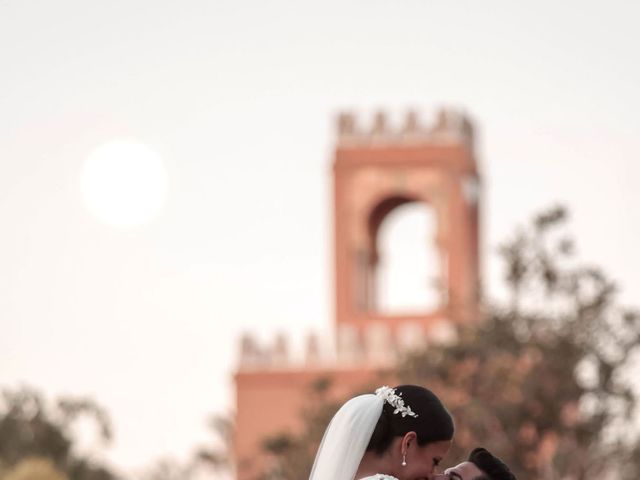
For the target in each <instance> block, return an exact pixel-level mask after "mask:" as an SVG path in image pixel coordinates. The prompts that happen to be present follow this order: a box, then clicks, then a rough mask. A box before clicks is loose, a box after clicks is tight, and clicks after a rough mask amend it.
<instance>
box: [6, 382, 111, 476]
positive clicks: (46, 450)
mask: <svg viewBox="0 0 640 480" xmlns="http://www.w3.org/2000/svg"><path fill="white" fill-rule="evenodd" d="M81 418H89V419H90V420H92V421H93V423H94V424H95V426H96V427H97V430H98V437H99V438H100V439H101V441H103V442H108V441H109V440H110V439H111V425H110V421H109V418H108V415H107V414H106V412H105V411H104V409H102V407H100V406H99V405H98V404H96V403H95V402H93V401H92V400H90V399H86V398H60V399H59V400H57V401H56V402H53V403H51V402H47V401H45V399H44V398H43V396H42V395H41V394H40V393H39V392H37V391H36V390H34V389H31V388H27V387H23V388H18V389H6V390H4V391H3V392H2V396H1V397H0V478H2V479H3V480H5V479H10V478H14V477H15V478H40V477H39V475H42V472H44V471H46V470H47V468H49V469H51V472H53V471H56V472H59V475H62V476H63V477H66V478H68V479H69V480H113V479H115V478H116V477H115V475H114V474H113V473H112V472H110V471H109V470H108V469H107V468H106V467H104V466H102V465H100V464H99V463H97V462H95V461H94V460H92V459H90V458H87V457H86V456H83V455H81V454H79V453H77V452H76V449H75V448H74V446H75V443H74V442H75V438H74V435H73V425H74V424H75V423H76V422H77V421H78V420H80V419H81ZM54 477H55V475H53V474H51V476H50V478H54ZM56 478H57V477H56Z"/></svg>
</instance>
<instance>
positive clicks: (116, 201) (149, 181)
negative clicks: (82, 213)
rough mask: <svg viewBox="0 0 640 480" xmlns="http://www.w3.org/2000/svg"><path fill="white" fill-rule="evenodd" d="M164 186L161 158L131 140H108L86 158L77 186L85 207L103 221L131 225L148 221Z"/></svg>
mask: <svg viewBox="0 0 640 480" xmlns="http://www.w3.org/2000/svg"><path fill="white" fill-rule="evenodd" d="M167 187H168V176H167V171H166V170H165V168H164V165H163V162H162V159H161V158H160V156H159V155H158V154H157V153H156V152H154V151H153V150H152V149H150V148H149V147H147V146H146V145H144V144H143V143H140V142H137V141H134V140H126V139H121V140H112V141H110V142H108V143H105V144H103V145H100V146H99V147H97V148H96V149H95V150H93V151H92V152H91V154H90V155H89V156H88V157H87V160H86V162H85V164H84V166H83V169H82V172H81V174H80V188H81V190H82V195H83V198H84V202H85V205H86V207H87V209H88V210H89V211H90V212H91V213H93V214H94V215H95V216H96V217H97V218H99V219H100V220H102V221H103V222H105V223H107V224H109V225H112V226H116V227H131V226H136V225H140V224H143V223H146V222H148V221H150V220H152V219H153V218H154V217H155V216H156V215H157V214H158V213H159V212H160V210H161V208H162V206H163V205H164V202H165V199H166V195H167Z"/></svg>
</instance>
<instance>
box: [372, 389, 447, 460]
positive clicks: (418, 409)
mask: <svg viewBox="0 0 640 480" xmlns="http://www.w3.org/2000/svg"><path fill="white" fill-rule="evenodd" d="M395 390H396V393H397V394H398V395H400V396H401V397H402V399H403V400H404V403H405V405H407V406H409V407H411V410H413V411H414V412H415V413H416V414H417V415H418V416H417V417H412V416H409V415H407V416H405V417H403V416H402V415H401V414H400V413H396V414H394V413H393V411H394V410H395V409H394V407H392V406H391V405H389V403H387V402H385V403H384V406H383V407H382V414H381V415H380V418H379V419H378V423H377V424H376V427H375V429H374V431H373V434H372V435H371V440H370V441H369V445H368V446H367V451H374V452H375V453H376V454H378V455H382V453H384V452H385V451H386V450H387V448H389V445H391V441H392V440H393V439H394V437H401V436H403V435H405V434H406V433H408V432H416V435H417V437H418V445H426V444H427V443H431V442H439V441H442V440H451V439H452V438H453V430H454V426H453V418H451V414H449V412H448V411H447V409H446V408H445V407H444V405H443V404H442V402H441V401H440V399H439V398H438V397H436V395H435V394H434V393H433V392H432V391H431V390H428V389H426V388H424V387H420V386H418V385H400V386H399V387H395Z"/></svg>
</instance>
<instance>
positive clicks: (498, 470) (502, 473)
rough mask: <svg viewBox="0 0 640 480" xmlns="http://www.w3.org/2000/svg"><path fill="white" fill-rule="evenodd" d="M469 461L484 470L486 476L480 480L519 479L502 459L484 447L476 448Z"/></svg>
mask: <svg viewBox="0 0 640 480" xmlns="http://www.w3.org/2000/svg"><path fill="white" fill-rule="evenodd" d="M469 461H470V462H471V463H473V464H474V465H475V466H476V467H478V468H479V469H480V470H482V471H483V473H484V476H481V477H479V480H517V479H516V476H515V475H514V474H513V473H511V470H509V467H507V466H506V465H505V464H504V462H503V461H502V460H500V459H499V458H498V457H496V456H495V455H492V454H491V453H490V452H489V451H488V450H486V449H484V448H474V449H473V451H472V452H471V453H470V454H469ZM474 480H476V479H474Z"/></svg>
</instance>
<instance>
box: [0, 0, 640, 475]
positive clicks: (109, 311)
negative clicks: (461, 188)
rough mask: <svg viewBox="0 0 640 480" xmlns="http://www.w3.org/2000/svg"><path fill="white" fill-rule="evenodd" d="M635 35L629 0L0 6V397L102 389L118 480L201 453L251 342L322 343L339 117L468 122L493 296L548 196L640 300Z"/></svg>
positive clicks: (486, 275) (589, 255)
mask: <svg viewBox="0 0 640 480" xmlns="http://www.w3.org/2000/svg"><path fill="white" fill-rule="evenodd" d="M639 18H640V3H638V2H629V1H623V0H613V1H610V2H607V3H604V2H596V1H584V0H581V1H578V0H567V1H562V2H558V1H550V0H541V1H538V2H513V1H506V0H505V1H502V0H487V1H484V2H478V1H471V0H446V1H444V0H443V1H440V0H395V1H383V0H366V1H365V0H353V1H349V0H346V1H345V0H341V1H337V0H325V1H318V2H301V1H299V0H295V1H294V0H274V1H269V2H264V1H255V0H248V1H244V2H243V1H237V0H233V1H232V0H216V1H205V0H192V1H187V2H169V1H162V0H160V1H159V0H154V1H151V0H127V1H122V0H116V1H109V2H104V1H96V0H58V1H55V2H54V1H44V0H41V1H37V0H36V1H22V0H0V72H1V73H0V225H2V232H3V233H2V235H0V269H1V271H2V275H0V319H1V321H2V327H3V328H2V332H1V334H0V387H5V386H17V385H21V384H29V385H33V386H34V387H37V388H40V389H42V391H43V392H45V393H46V394H47V395H50V396H55V395H59V394H82V395H85V394H86V395H91V396H93V397H94V398H95V399H96V400H97V401H98V402H100V403H101V404H103V405H104V406H105V408H106V409H107V410H108V411H109V412H110V414H111V416H112V418H113V422H114V428H115V442H114V444H113V445H112V446H111V448H110V449H108V450H107V453H106V455H107V456H108V459H109V460H110V461H111V462H112V463H113V464H115V465H117V466H118V467H119V468H120V469H122V470H123V471H127V472H134V471H138V470H139V469H141V468H143V467H145V466H147V465H149V464H151V463H152V462H154V461H155V460H157V458H158V457H161V456H167V455H168V456H174V457H177V458H185V457H186V455H187V454H188V453H189V452H190V451H191V449H192V448H193V446H194V445H195V444H197V443H202V442H204V441H209V438H210V436H209V434H208V432H207V429H206V424H205V422H206V419H207V416H208V415H209V414H210V413H214V412H216V413H226V412H228V411H229V410H230V409H231V408H232V406H233V384H232V377H231V373H232V370H233V368H234V366H235V363H236V347H237V340H238V338H239V336H240V335H241V333H242V332H244V331H247V330H250V331H252V332H254V333H255V334H256V335H258V336H260V337H261V338H264V339H270V338H272V337H273V336H274V335H275V334H276V333H277V332H286V333H287V334H288V335H289V336H290V337H291V338H292V342H293V343H294V347H295V346H297V345H299V344H300V343H301V339H302V337H303V335H305V334H306V333H307V332H308V331H311V330H314V331H319V332H325V333H326V332H327V331H328V330H329V328H330V325H331V320H332V318H333V317H332V312H333V307H332V303H331V302H332V300H333V297H332V292H333V290H332V289H333V279H332V273H333V267H332V238H333V237H332V219H331V208H332V200H331V199H332V196H331V183H330V182H331V177H330V175H331V160H332V148H333V141H334V118H335V115H336V113H337V112H338V111H340V110H343V109H347V110H351V111H354V112H355V113H356V114H357V115H358V116H359V117H360V119H361V121H362V123H363V124H364V125H369V124H370V123H371V120H372V117H373V113H374V112H375V111H376V110H377V109H384V110H386V111H388V112H389V114H390V116H391V123H397V122H399V119H400V118H401V116H402V115H403V114H404V112H405V111H406V110H407V109H409V108H415V109H416V110H417V111H418V112H419V113H420V115H421V116H422V118H423V121H424V122H425V123H428V122H430V121H432V119H433V118H434V116H435V113H436V111H437V109H438V108H439V107H441V106H447V107H452V108H458V109H461V110H463V111H465V112H466V113H467V114H468V115H469V116H470V118H471V119H472V120H473V122H474V124H475V127H476V136H477V143H476V152H477V155H478V158H479V162H480V169H481V176H482V189H483V190H482V195H481V202H482V224H481V229H482V268H483V280H484V290H485V292H486V293H488V294H489V295H491V296H495V295H499V294H500V282H501V275H502V272H501V270H500V268H499V263H498V262H497V260H496V255H495V252H496V250H497V245H498V244H499V243H500V242H501V241H503V240H504V239H505V238H506V237H507V236H508V235H510V234H511V233H512V232H514V231H515V229H516V227H517V226H518V225H522V224H523V223H524V222H526V220H527V219H528V218H529V217H530V216H531V215H532V214H534V213H535V212H537V211H539V210H540V209H542V208H545V207H548V206H550V205H552V204H555V203H558V202H560V203H563V204H565V205H566V206H567V207H568V208H569V209H570V211H571V223H570V232H571V233H572V234H573V235H575V237H577V243H578V250H577V253H578V255H579V256H580V258H581V259H584V260H586V261H588V262H590V263H595V264H598V265H601V266H602V267H603V268H604V269H605V270H606V271H607V272H609V273H610V274H611V275H612V276H613V277H614V278H615V279H616V280H617V282H618V286H619V288H620V292H621V295H622V298H623V299H624V300H625V301H626V303H628V304H635V305H639V304H640V268H638V267H639V266H640V253H639V251H638V243H639V240H640V209H638V208H637V206H638V205H640V188H638V179H640V161H639V159H638V155H639V153H638V152H640V121H639V112H640V91H639V89H638V85H640V62H639V61H638V45H640V29H639V28H638V19H639ZM124 140H126V141H127V142H134V144H135V145H137V146H136V147H135V148H133V150H127V151H125V153H124V156H123V155H121V154H117V155H113V156H112V153H113V150H112V149H116V146H117V145H121V144H118V143H116V144H114V143H111V142H114V141H116V142H119V141H124ZM117 148H120V147H117ZM134 150H135V152H134ZM136 152H137V153H136ZM103 156H104V157H103ZM104 158H107V159H110V160H104ZM101 159H102V160H101ZM94 162H95V163H94ZM102 162H105V163H104V164H103V163H102ZM103 166H104V167H105V168H106V171H101V172H98V171H97V170H96V174H95V176H94V173H93V172H94V170H93V169H94V168H95V169H100V168H102V167H103ZM122 182H124V183H122ZM118 192H120V193H118ZM165 192H166V193H165ZM411 218H413V217H411V216H410V217H409V218H408V220H407V222H408V223H407V224H402V222H401V221H400V222H399V223H393V222H392V224H394V225H397V228H398V230H397V232H406V231H413V230H412V229H414V226H412V225H416V224H414V223H412V222H413V220H411ZM420 218H422V217H420ZM419 222H423V223H418V224H417V225H418V226H417V227H415V228H418V229H419V230H417V231H419V232H423V233H420V235H426V234H427V233H425V232H429V231H430V230H429V227H428V225H427V226H426V227H425V224H424V219H422V220H419ZM403 225H404V226H403ZM395 228H396V227H394V230H393V232H390V233H389V235H390V236H389V238H398V237H395V236H394V235H395V234H394V232H396V230H395ZM400 236H402V235H400ZM409 254H410V253H409ZM406 260H407V259H406V258H405V259H404V260H402V259H400V260H399V261H402V262H404V263H401V264H402V265H409V266H410V265H412V264H415V262H411V261H410V260H409V261H406ZM423 260H424V262H428V261H429V258H428V257H427V256H425V257H421V258H420V259H419V262H418V263H420V264H422V262H423ZM417 268H420V269H421V270H420V271H411V272H410V271H407V277H406V278H418V279H420V278H422V279H425V278H426V275H427V273H428V272H426V273H425V272H424V271H423V270H422V267H421V266H420V267H417ZM393 278H396V279H397V278H402V275H401V276H400V277H398V276H397V275H396V276H395V277H393ZM394 281H395V282H397V281H398V280H394ZM403 287H404V285H400V286H398V285H397V284H396V287H395V288H396V291H400V292H404V293H407V292H406V289H405V288H403ZM407 288H413V287H407Z"/></svg>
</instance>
